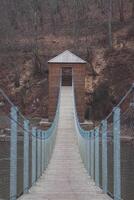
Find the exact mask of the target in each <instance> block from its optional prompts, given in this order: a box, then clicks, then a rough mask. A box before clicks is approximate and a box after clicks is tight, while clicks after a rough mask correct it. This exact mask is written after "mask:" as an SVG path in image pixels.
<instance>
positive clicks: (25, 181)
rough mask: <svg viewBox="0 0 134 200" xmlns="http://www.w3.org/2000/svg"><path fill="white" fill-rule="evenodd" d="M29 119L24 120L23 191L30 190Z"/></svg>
mask: <svg viewBox="0 0 134 200" xmlns="http://www.w3.org/2000/svg"><path fill="white" fill-rule="evenodd" d="M29 134H30V133H29V121H28V120H24V162H23V192H24V193H27V192H28V190H29Z"/></svg>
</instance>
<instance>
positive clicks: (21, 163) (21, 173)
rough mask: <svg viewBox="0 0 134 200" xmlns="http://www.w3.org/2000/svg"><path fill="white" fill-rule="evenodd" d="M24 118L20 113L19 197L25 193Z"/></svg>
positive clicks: (18, 148)
mask: <svg viewBox="0 0 134 200" xmlns="http://www.w3.org/2000/svg"><path fill="white" fill-rule="evenodd" d="M23 126H24V125H23V119H22V117H21V115H20V114H19V113H18V135H17V197H19V196H20V195H22V194H23V164H24V162H23V161H24V129H23Z"/></svg>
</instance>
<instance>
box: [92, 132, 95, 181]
mask: <svg viewBox="0 0 134 200" xmlns="http://www.w3.org/2000/svg"><path fill="white" fill-rule="evenodd" d="M94 153H95V152H94V130H92V131H91V178H92V179H94Z"/></svg>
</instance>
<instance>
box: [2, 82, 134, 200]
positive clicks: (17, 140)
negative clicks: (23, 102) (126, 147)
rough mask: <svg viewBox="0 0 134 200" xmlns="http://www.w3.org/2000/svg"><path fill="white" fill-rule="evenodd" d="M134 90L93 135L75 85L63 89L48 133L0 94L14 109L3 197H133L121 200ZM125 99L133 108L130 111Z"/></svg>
mask: <svg viewBox="0 0 134 200" xmlns="http://www.w3.org/2000/svg"><path fill="white" fill-rule="evenodd" d="M133 90H134V85H132V87H131V88H130V89H129V90H128V92H127V93H126V95H125V96H124V97H123V98H122V99H121V101H120V103H119V104H118V105H117V106H116V107H115V108H114V109H113V111H112V112H111V113H110V114H109V115H108V117H107V118H106V119H105V120H103V121H102V122H101V123H100V125H98V126H97V127H95V129H93V130H90V131H85V130H84V129H82V128H81V125H80V123H79V118H78V116H77V110H76V106H75V92H74V88H73V86H72V87H71V86H70V87H67V86H64V87H61V86H60V93H59V98H58V104H57V110H56V114H55V118H54V121H53V123H52V125H51V127H50V128H49V129H48V130H40V129H38V128H35V127H32V126H31V124H30V122H29V121H28V120H27V119H25V118H24V116H23V115H22V114H21V113H20V112H19V109H18V108H17V107H15V106H14V105H13V103H12V102H11V101H10V100H9V98H8V97H7V96H6V94H5V93H4V92H3V91H2V90H0V93H1V96H2V97H3V99H6V101H7V102H8V103H9V104H10V106H11V108H10V110H11V113H10V116H9V122H10V123H9V124H10V129H9V132H8V134H7V136H6V137H4V136H3V137H1V138H0V144H1V149H4V150H3V151H4V153H3V154H2V153H1V159H0V163H1V165H0V173H1V176H0V186H1V187H0V196H1V198H0V199H10V200H16V199H17V198H18V199H20V200H21V199H22V200H28V199H32V200H33V199H39V200H42V199H46V200H48V199H52V200H59V199H61V200H63V199H64V200H75V199H78V200H81V199H84V200H88V199H92V200H97V199H98V200H101V199H102V200H104V199H106V200H107V199H109V200H110V199H112V198H113V199H115V200H121V199H129V198H122V196H123V194H122V193H123V190H122V189H121V187H122V180H121V173H122V171H121V132H122V131H124V129H125V131H126V130H127V131H129V132H130V130H129V129H131V132H133V128H134V126H133V111H134V110H133V109H134V102H133V100H134V99H133ZM124 101H126V102H127V105H128V107H127V109H126V108H125V111H123V107H122V105H123V103H124ZM125 105H126V104H125ZM121 109H122V112H121ZM122 123H123V128H122ZM2 138H4V139H3V140H2ZM4 145H6V148H5V147H4ZM111 146H112V148H111ZM7 147H9V148H7ZM7 149H8V151H7ZM5 151H7V152H5ZM111 153H112V156H111ZM2 166H3V167H2ZM109 166H110V168H112V170H109V169H110V168H109ZM5 171H6V172H8V173H5ZM130 179H131V180H130V181H131V182H130V183H132V182H133V179H132V177H131V178H130ZM110 180H112V181H110ZM128 184H129V182H128Z"/></svg>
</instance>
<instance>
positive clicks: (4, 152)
mask: <svg viewBox="0 0 134 200" xmlns="http://www.w3.org/2000/svg"><path fill="white" fill-rule="evenodd" d="M0 103H1V104H0V199H9V197H10V136H11V134H10V130H11V119H10V118H11V116H10V115H11V113H10V111H11V105H10V104H9V103H8V102H7V101H6V100H5V98H4V97H3V95H2V94H1V93H0Z"/></svg>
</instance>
